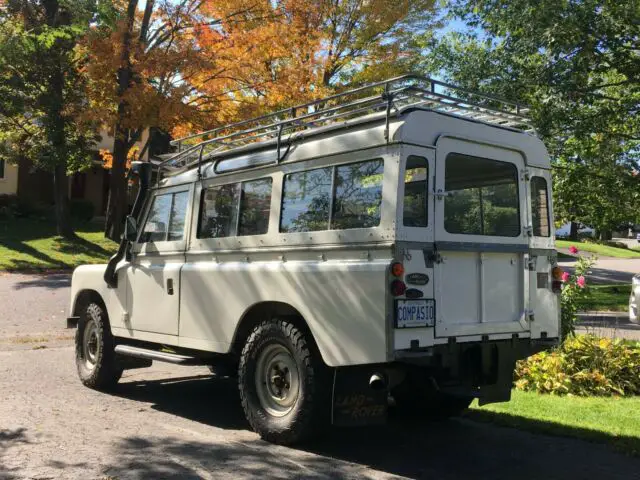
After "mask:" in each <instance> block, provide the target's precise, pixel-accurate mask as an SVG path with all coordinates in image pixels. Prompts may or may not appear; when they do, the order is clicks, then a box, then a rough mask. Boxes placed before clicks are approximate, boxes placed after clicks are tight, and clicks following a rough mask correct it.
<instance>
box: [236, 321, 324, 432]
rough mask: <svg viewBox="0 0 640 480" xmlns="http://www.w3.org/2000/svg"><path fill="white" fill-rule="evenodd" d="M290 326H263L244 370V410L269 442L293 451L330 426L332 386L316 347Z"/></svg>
mask: <svg viewBox="0 0 640 480" xmlns="http://www.w3.org/2000/svg"><path fill="white" fill-rule="evenodd" d="M311 342H312V341H311V340H310V339H308V338H307V335H306V334H305V333H304V332H303V331H302V330H300V329H299V328H298V327H296V326H295V325H294V324H293V323H290V322H288V321H286V320H281V319H274V320H270V321H264V322H262V323H260V324H259V325H257V326H256V327H255V328H254V329H253V331H252V332H251V334H250V335H249V337H248V339H247V341H246V343H245V345H244V348H243V349H242V354H241V356H240V364H239V366H238V386H239V389H240V399H241V402H242V408H243V409H244V412H245V415H246V417H247V420H248V422H249V424H250V425H251V428H253V430H254V431H255V432H256V433H258V435H260V437H262V438H263V439H264V440H267V441H269V442H272V443H277V444H280V445H292V444H294V443H299V442H302V441H304V440H306V439H309V438H311V437H312V436H316V435H317V434H319V433H320V431H321V430H322V428H323V427H324V426H326V425H328V424H329V419H330V418H329V413H330V398H331V397H330V388H329V386H330V383H329V382H328V381H327V378H328V374H327V372H328V369H327V367H325V365H324V363H323V362H322V359H321V358H320V354H319V352H318V351H317V349H316V348H315V344H313V343H311Z"/></svg>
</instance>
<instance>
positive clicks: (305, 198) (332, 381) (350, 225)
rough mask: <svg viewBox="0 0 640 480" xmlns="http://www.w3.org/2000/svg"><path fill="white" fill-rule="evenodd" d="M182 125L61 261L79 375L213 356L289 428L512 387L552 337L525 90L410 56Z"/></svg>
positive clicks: (434, 410) (279, 428)
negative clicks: (430, 75) (266, 106)
mask: <svg viewBox="0 0 640 480" xmlns="http://www.w3.org/2000/svg"><path fill="white" fill-rule="evenodd" d="M456 94H457V97H456ZM175 144H176V145H177V147H178V152H177V153H175V154H172V155H171V156H170V158H167V159H166V160H165V161H164V162H163V163H162V164H161V165H160V167H159V171H158V172H157V174H156V179H155V180H154V181H153V182H152V180H151V177H152V172H151V165H150V164H136V165H134V167H133V169H132V171H133V173H134V174H135V175H136V176H137V177H138V181H139V193H138V198H137V200H136V202H135V205H134V208H133V211H132V214H131V216H129V217H128V218H127V221H126V229H125V235H124V238H123V240H122V243H121V245H120V249H119V251H118V254H116V255H115V256H114V257H113V258H112V259H111V261H110V262H109V264H108V265H96V266H82V267H80V268H78V269H76V270H75V272H74V274H73V281H72V289H71V290H72V291H71V305H70V312H71V313H70V318H69V319H68V324H69V325H70V326H75V325H77V334H76V363H77V368H78V373H79V376H80V379H81V380H82V382H83V383H84V384H85V385H86V386H88V387H91V388H96V389H101V390H108V389H109V388H112V387H114V386H115V384H116V383H117V382H118V380H119V379H120V377H121V375H122V373H123V370H126V369H130V368H140V367H147V366H149V365H151V362H152V361H153V360H158V361H165V362H172V363H177V364H185V365H209V366H210V367H211V368H212V370H213V371H214V372H217V373H219V374H224V375H234V376H237V380H238V386H239V389H240V397H241V400H242V406H243V408H244V411H245V413H246V416H247V419H248V421H249V423H250V424H251V426H252V428H254V429H255V431H256V432H258V433H259V434H260V435H261V436H262V437H263V438H265V439H267V440H270V441H272V442H276V443H282V444H291V443H294V442H297V441H300V440H302V439H304V438H308V437H309V436H311V435H313V434H314V433H316V432H317V431H318V430H319V429H322V428H323V427H325V426H326V425H330V424H331V423H333V424H339V425H345V424H352V425H353V424H370V423H375V422H382V421H384V420H385V419H386V415H387V406H388V404H391V405H393V404H395V408H397V409H404V410H407V411H409V410H410V411H412V412H414V413H424V414H428V415H435V416H438V415H440V416H443V415H455V414H456V413H459V412H461V411H462V410H464V409H465V408H467V407H468V406H469V403H470V402H471V401H472V399H474V398H478V399H479V402H480V404H485V403H489V402H500V401H508V400H509V398H510V391H511V387H512V375H513V370H514V364H515V362H516V360H518V359H521V358H525V357H527V356H528V355H531V354H532V353H534V352H537V351H540V350H542V349H545V348H549V347H551V346H553V345H555V344H556V343H557V342H558V338H559V302H558V295H557V291H558V290H559V282H558V281H557V278H556V275H557V273H558V272H557V269H556V268H555V266H556V252H555V249H554V238H553V234H552V230H551V226H552V225H553V215H552V208H551V184H550V181H551V175H550V163H549V156H548V154H547V152H546V150H545V147H544V145H543V144H542V142H541V141H540V140H539V139H538V138H537V137H536V136H535V135H534V134H533V133H532V131H531V128H530V127H529V124H528V122H527V119H526V118H525V117H524V115H523V110H522V108H521V107H520V106H518V105H514V104H510V103H508V102H505V101H502V100H499V99H496V98H492V97H487V96H483V95H477V94H473V93H472V92H468V91H464V90H459V89H456V88H455V87H453V86H451V85H447V84H443V83H440V82H437V81H434V80H431V79H427V78H421V77H416V76H404V77H400V78H396V79H392V80H388V81H386V82H380V83H377V84H372V85H368V86H366V87H362V88H358V89H355V90H351V91H349V92H346V93H343V94H339V95H336V96H333V97H329V98H326V99H322V100H320V101H317V102H313V103H310V104H307V105H301V106H298V107H295V108H293V109H290V110H283V111H280V112H276V113H274V114H272V115H268V116H265V117H261V118H258V119H253V120H250V121H246V122H242V123H239V124H235V125H231V126H226V127H224V128H221V129H218V130H214V131H209V132H205V133H203V134H199V135H194V136H192V137H188V138H185V139H181V140H178V141H176V142H175Z"/></svg>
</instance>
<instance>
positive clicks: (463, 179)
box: [444, 153, 520, 237]
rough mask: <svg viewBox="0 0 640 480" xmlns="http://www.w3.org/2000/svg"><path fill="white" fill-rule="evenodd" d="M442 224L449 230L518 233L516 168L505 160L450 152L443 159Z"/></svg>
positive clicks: (503, 233)
mask: <svg viewBox="0 0 640 480" xmlns="http://www.w3.org/2000/svg"><path fill="white" fill-rule="evenodd" d="M445 190H446V192H447V193H448V194H449V195H448V196H447V197H446V198H445V204H444V226H445V229H446V230H447V232H449V233H460V234H466V235H487V236H501V237H517V236H519V235H520V211H519V202H518V170H517V168H516V166H515V165H513V164H512V163H508V162H499V161H497V160H489V159H487V158H480V157H473V156H470V155H462V154H459V153H450V154H449V155H448V156H447V158H446V163H445Z"/></svg>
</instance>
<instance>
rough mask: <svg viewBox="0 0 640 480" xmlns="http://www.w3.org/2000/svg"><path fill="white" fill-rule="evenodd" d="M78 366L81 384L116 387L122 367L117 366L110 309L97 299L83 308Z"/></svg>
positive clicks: (77, 351) (79, 323)
mask: <svg viewBox="0 0 640 480" xmlns="http://www.w3.org/2000/svg"><path fill="white" fill-rule="evenodd" d="M75 343H76V367H77V369H78V376H79V377H80V380H81V381H82V383H83V384H84V385H85V386H87V387H89V388H93V389H96V390H108V389H110V388H113V387H114V386H115V385H116V384H117V383H118V380H120V377H121V376H122V372H123V369H122V368H121V367H118V366H117V365H116V359H115V352H114V345H115V342H114V340H113V336H112V335H111V331H110V328H109V321H108V318H107V312H106V311H105V309H104V307H103V306H102V305H100V304H99V303H97V302H90V303H89V304H88V305H87V307H86V308H85V309H84V310H83V312H82V313H81V316H80V320H79V322H78V329H77V330H76V339H75Z"/></svg>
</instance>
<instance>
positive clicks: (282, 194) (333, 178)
mask: <svg viewBox="0 0 640 480" xmlns="http://www.w3.org/2000/svg"><path fill="white" fill-rule="evenodd" d="M375 161H378V162H380V163H381V164H382V182H381V183H380V193H381V198H380V206H379V212H380V219H379V221H378V224H377V225H374V226H370V227H355V228H331V226H332V222H333V216H334V208H335V200H336V178H337V176H338V169H339V168H340V167H347V166H350V165H357V164H359V163H368V162H375ZM385 163H386V162H385V159H384V157H383V156H382V155H380V156H374V157H373V158H367V159H364V160H355V161H350V162H343V163H333V164H330V165H323V166H314V167H312V168H302V169H299V170H294V171H290V172H285V173H284V174H283V176H282V185H281V187H280V208H279V212H278V222H277V223H278V233H279V234H280V235H293V234H302V235H305V234H314V233H316V234H317V233H322V232H347V231H357V230H370V229H372V228H379V227H380V226H381V225H382V222H383V205H384V183H385V170H386V165H385ZM324 169H331V186H330V190H329V192H330V195H331V197H330V203H329V216H328V218H327V228H325V229H322V230H306V231H302V232H299V231H295V232H287V231H282V214H283V212H284V201H285V192H284V189H285V185H286V180H287V176H290V175H296V174H300V173H305V172H312V171H314V170H324Z"/></svg>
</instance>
